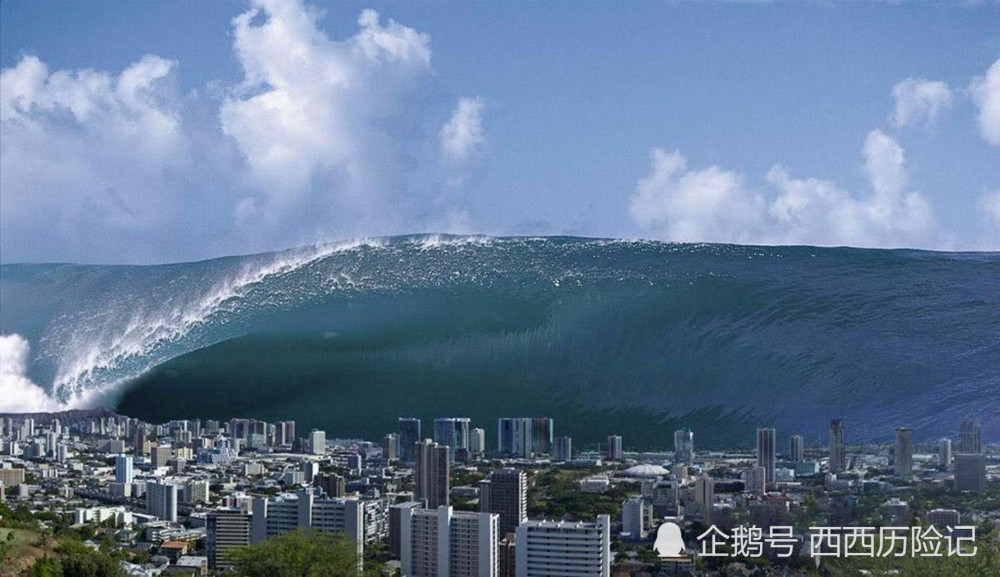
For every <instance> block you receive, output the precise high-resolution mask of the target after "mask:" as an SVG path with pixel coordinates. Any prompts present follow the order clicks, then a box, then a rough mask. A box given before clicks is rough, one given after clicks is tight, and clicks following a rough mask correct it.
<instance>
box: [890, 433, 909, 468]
mask: <svg viewBox="0 0 1000 577" xmlns="http://www.w3.org/2000/svg"><path fill="white" fill-rule="evenodd" d="M910 433H911V431H910V429H907V428H906V427H900V428H898V429H896V449H895V451H894V452H893V459H892V474H893V475H896V476H897V477H907V476H909V475H911V474H913V444H912V443H911V441H910Z"/></svg>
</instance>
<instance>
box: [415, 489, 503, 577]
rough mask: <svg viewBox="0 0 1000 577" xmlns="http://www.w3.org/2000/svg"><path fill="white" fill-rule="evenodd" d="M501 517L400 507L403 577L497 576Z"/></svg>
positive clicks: (443, 507)
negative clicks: (499, 518)
mask: <svg viewBox="0 0 1000 577" xmlns="http://www.w3.org/2000/svg"><path fill="white" fill-rule="evenodd" d="M497 523H498V518H497V515H494V514H492V513H473V512H469V511H454V510H453V509H452V508H451V507H447V506H442V507H438V508H437V509H436V510H432V509H419V508H416V507H410V508H405V509H400V528H401V534H400V549H401V555H400V559H401V560H402V575H403V577H497V576H498V574H499V571H500V567H499V559H498V543H499V541H500V538H499V537H500V535H499V531H498V529H497Z"/></svg>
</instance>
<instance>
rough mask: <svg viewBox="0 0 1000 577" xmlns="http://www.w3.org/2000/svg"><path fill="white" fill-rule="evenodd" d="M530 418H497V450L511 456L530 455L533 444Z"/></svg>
mask: <svg viewBox="0 0 1000 577" xmlns="http://www.w3.org/2000/svg"><path fill="white" fill-rule="evenodd" d="M531 431H532V420H531V419H529V418H522V417H517V418H514V417H504V418H502V419H497V452H499V453H500V454H501V455H509V456H511V457H530V456H531V448H532V446H533V445H534V443H533V442H532V438H531Z"/></svg>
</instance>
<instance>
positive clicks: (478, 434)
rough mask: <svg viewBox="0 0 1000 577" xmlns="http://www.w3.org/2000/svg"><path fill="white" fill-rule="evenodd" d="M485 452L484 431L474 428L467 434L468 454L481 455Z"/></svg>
mask: <svg viewBox="0 0 1000 577" xmlns="http://www.w3.org/2000/svg"><path fill="white" fill-rule="evenodd" d="M485 452H486V431H484V430H482V429H479V428H476V429H472V431H471V432H470V433H469V453H471V454H473V455H482V454H483V453H485Z"/></svg>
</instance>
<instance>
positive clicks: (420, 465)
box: [414, 439, 451, 509]
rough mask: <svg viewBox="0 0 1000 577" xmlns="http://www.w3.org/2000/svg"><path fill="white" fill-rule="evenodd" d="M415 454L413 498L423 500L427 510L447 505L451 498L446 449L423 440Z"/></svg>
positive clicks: (447, 451)
mask: <svg viewBox="0 0 1000 577" xmlns="http://www.w3.org/2000/svg"><path fill="white" fill-rule="evenodd" d="M416 453H417V455H416V459H417V462H416V470H415V471H414V477H415V479H414V480H415V490H414V497H415V498H416V499H423V500H425V501H426V506H427V508H428V509H437V508H438V507H440V506H442V505H448V504H449V503H450V498H451V479H450V477H449V474H450V471H449V467H450V465H451V455H450V451H449V450H448V447H447V446H445V445H438V444H437V443H435V442H433V441H431V440H430V439H424V440H423V441H421V442H420V443H418V444H417V445H416Z"/></svg>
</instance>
